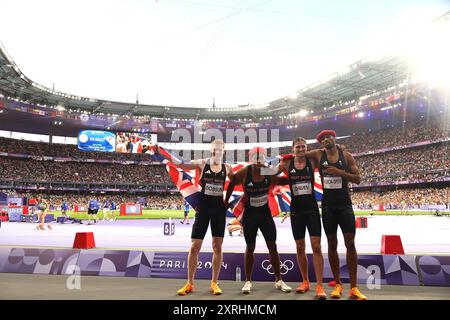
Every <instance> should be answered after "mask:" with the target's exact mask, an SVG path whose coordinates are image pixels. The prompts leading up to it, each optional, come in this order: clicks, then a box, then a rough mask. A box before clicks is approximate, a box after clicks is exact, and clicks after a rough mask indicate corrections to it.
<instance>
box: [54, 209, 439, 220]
mask: <svg viewBox="0 0 450 320" xmlns="http://www.w3.org/2000/svg"><path fill="white" fill-rule="evenodd" d="M50 213H52V214H54V215H55V219H56V218H57V217H59V216H61V215H62V214H61V211H52V212H50ZM67 213H68V214H69V215H70V216H71V217H74V218H77V219H83V220H84V219H86V220H87V219H88V214H87V213H86V212H76V213H74V212H73V211H67ZM433 214H434V212H432V211H430V212H428V211H406V210H405V211H370V210H356V211H355V215H357V216H370V215H374V216H400V215H433ZM194 216H195V211H194V210H191V211H189V218H194ZM282 216H283V214H280V215H279V217H282ZM116 217H117V219H123V220H129V219H168V218H174V219H183V217H184V213H183V211H182V210H142V216H119V211H118V210H117V211H116ZM97 218H98V219H103V212H102V211H101V210H100V212H99V214H98V215H97Z"/></svg>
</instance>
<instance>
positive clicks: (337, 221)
mask: <svg viewBox="0 0 450 320" xmlns="http://www.w3.org/2000/svg"><path fill="white" fill-rule="evenodd" d="M317 141H318V142H319V143H321V144H322V146H323V147H325V150H314V151H311V152H309V153H308V154H309V155H313V158H314V159H315V160H316V161H317V162H318V163H319V171H320V175H321V177H322V184H323V198H322V222H323V227H324V229H325V234H326V235H327V239H328V259H329V261H330V266H331V270H332V272H333V276H334V280H335V281H336V285H335V288H334V290H333V292H332V293H331V297H332V298H340V297H341V296H342V284H341V279H340V269H339V256H338V253H337V244H338V241H337V229H338V226H339V227H340V228H341V230H342V233H343V235H344V240H345V246H346V248H347V266H348V270H349V275H350V288H351V289H350V294H349V296H350V297H351V298H354V299H357V300H366V299H367V297H366V296H364V295H363V294H362V293H361V292H360V291H359V289H358V288H357V287H356V280H357V267H358V255H357V252H356V247H355V233H356V228H355V214H354V213H353V208H352V201H351V199H350V193H349V190H348V183H349V182H352V183H356V184H359V183H361V175H360V173H359V169H358V167H357V165H356V162H355V159H354V158H353V156H352V155H351V154H350V153H349V152H347V151H343V150H341V149H339V148H337V146H336V132H334V131H333V130H324V131H322V132H320V133H319V135H318V136H317Z"/></svg>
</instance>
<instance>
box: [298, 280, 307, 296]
mask: <svg viewBox="0 0 450 320" xmlns="http://www.w3.org/2000/svg"><path fill="white" fill-rule="evenodd" d="M308 290H309V281H303V282H302V283H300V285H299V286H298V288H297V289H296V290H295V291H296V292H297V293H305V292H306V291H308Z"/></svg>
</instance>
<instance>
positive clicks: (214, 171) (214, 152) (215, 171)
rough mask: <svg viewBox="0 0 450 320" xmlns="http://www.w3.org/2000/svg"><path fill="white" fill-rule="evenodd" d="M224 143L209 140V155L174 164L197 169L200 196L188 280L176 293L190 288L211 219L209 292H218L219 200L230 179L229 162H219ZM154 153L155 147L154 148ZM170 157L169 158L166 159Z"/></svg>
mask: <svg viewBox="0 0 450 320" xmlns="http://www.w3.org/2000/svg"><path fill="white" fill-rule="evenodd" d="M224 148H225V144H224V142H223V141H222V140H214V141H213V142H212V143H211V158H209V159H199V160H194V161H190V162H187V163H185V162H183V163H176V164H177V165H178V167H180V168H181V169H183V170H194V169H198V170H199V171H200V174H201V179H200V182H201V186H202V191H201V194H202V198H201V200H200V201H199V206H198V208H194V209H195V210H196V214H195V221H194V225H193V226H192V234H191V241H192V244H191V248H190V251H189V256H188V282H187V283H186V284H185V285H184V286H183V287H182V288H181V289H180V290H178V294H179V295H182V296H184V295H186V294H188V293H190V292H192V291H193V289H194V277H195V271H196V270H197V263H198V255H199V252H200V249H201V246H202V243H203V239H204V237H205V234H206V231H207V230H208V226H209V224H210V222H211V234H212V239H213V243H212V247H213V261H212V265H213V270H212V280H211V292H212V293H213V294H214V295H219V294H222V290H221V289H220V288H219V286H218V278H219V272H220V268H221V265H222V243H223V237H224V234H225V220H226V211H227V208H226V205H225V203H224V201H223V191H224V186H225V179H226V177H227V176H228V177H229V178H230V179H232V178H233V169H232V167H231V166H230V165H229V164H225V163H223V154H224ZM156 150H157V152H158V150H159V149H158V148H157V149H156ZM169 160H170V159H169Z"/></svg>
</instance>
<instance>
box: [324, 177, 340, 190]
mask: <svg viewBox="0 0 450 320" xmlns="http://www.w3.org/2000/svg"><path fill="white" fill-rule="evenodd" d="M323 187H324V188H325V189H342V177H323Z"/></svg>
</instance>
